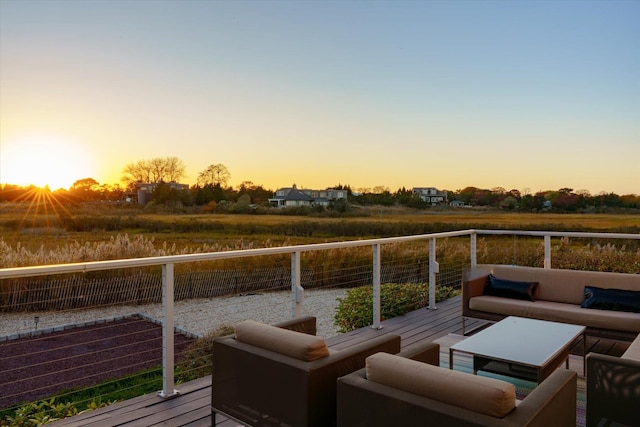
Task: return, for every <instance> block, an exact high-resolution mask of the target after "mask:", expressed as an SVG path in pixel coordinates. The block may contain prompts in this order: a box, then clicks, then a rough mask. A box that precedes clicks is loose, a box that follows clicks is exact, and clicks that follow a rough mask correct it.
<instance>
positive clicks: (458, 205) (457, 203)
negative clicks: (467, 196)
mask: <svg viewBox="0 0 640 427" xmlns="http://www.w3.org/2000/svg"><path fill="white" fill-rule="evenodd" d="M449 206H453V207H454V208H461V207H463V206H464V202H463V201H462V200H452V201H450V202H449Z"/></svg>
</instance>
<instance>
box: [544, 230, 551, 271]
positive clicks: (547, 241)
mask: <svg viewBox="0 0 640 427" xmlns="http://www.w3.org/2000/svg"><path fill="white" fill-rule="evenodd" d="M544 268H551V236H550V235H549V234H545V235H544Z"/></svg>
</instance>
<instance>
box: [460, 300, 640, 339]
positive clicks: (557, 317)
mask: <svg viewBox="0 0 640 427" xmlns="http://www.w3.org/2000/svg"><path fill="white" fill-rule="evenodd" d="M469 307H470V308H471V309H472V310H478V311H485V312H488V313H498V314H502V315H505V316H519V317H529V318H531V319H540V320H548V321H550V322H561V323H572V324H575V325H584V326H590V327H593V328H604V329H613V330H618V331H627V332H640V313H629V312H626V311H613V310H597V309H593V308H582V307H580V306H579V305H574V304H565V303H560V302H550V301H540V300H538V301H535V302H532V301H521V300H514V299H509V298H501V297H493V296H487V295H482V296H479V297H474V298H471V300H470V301H469Z"/></svg>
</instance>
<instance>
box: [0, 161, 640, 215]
mask: <svg viewBox="0 0 640 427" xmlns="http://www.w3.org/2000/svg"><path fill="white" fill-rule="evenodd" d="M185 171H186V167H185V164H184V162H182V160H180V159H178V158H177V157H166V158H160V157H157V158H153V159H149V160H139V161H137V162H133V163H129V164H127V165H126V166H125V167H124V168H123V170H122V172H123V174H122V177H121V183H122V185H120V184H113V185H108V184H101V183H99V182H98V181H96V180H95V179H93V178H83V179H79V180H78V181H76V182H74V183H73V185H72V186H71V187H70V188H69V189H66V190H65V189H59V190H55V191H53V192H51V191H49V192H48V193H49V194H48V196H47V197H53V198H55V199H56V202H57V203H61V204H64V203H80V202H111V203H116V204H121V203H128V202H129V203H135V202H136V197H137V184H139V183H154V184H156V185H155V189H154V190H153V192H152V194H151V197H150V201H151V206H149V207H147V209H152V208H158V207H166V208H171V209H182V208H191V209H192V210H199V211H202V212H238V213H247V212H254V211H257V210H258V209H260V210H264V209H268V208H269V203H268V200H269V199H270V198H272V197H273V194H274V190H272V189H268V188H264V187H263V186H262V185H256V184H254V183H253V182H252V181H243V182H242V183H241V184H239V185H237V186H235V187H233V186H230V185H229V181H230V179H231V174H230V172H229V170H228V169H227V167H226V166H225V165H223V164H211V165H209V166H207V167H206V168H205V169H204V170H202V171H201V172H200V173H199V174H198V176H197V183H196V184H195V185H192V186H187V187H188V188H183V187H179V186H175V185H172V184H173V183H179V182H180V180H182V179H183V178H184V176H185ZM327 188H334V189H342V190H346V191H347V193H348V199H347V200H348V201H347V202H346V203H345V202H344V201H336V202H334V203H332V204H331V205H330V206H328V207H326V208H325V207H318V206H311V207H302V208H296V209H289V211H293V212H292V213H300V214H304V213H314V212H320V211H322V210H324V209H329V210H334V211H339V212H343V213H344V212H346V211H348V210H349V209H350V207H352V206H358V205H359V206H405V207H408V208H415V209H430V208H434V206H432V205H431V204H430V203H427V202H424V201H423V200H422V199H421V198H420V197H419V196H418V195H417V194H414V193H413V191H412V189H410V188H405V187H402V188H399V189H397V190H396V191H393V192H392V191H391V190H390V189H389V188H388V187H384V186H378V187H374V188H372V189H371V188H358V189H356V190H355V191H354V190H353V189H352V187H351V186H350V185H342V184H337V185H334V186H330V187H327ZM45 190H48V189H45ZM443 191H447V193H448V202H452V201H458V202H459V204H461V205H464V206H465V207H487V208H496V209H502V210H509V211H522V212H542V211H551V212H606V211H611V210H615V209H619V210H624V209H640V195H638V194H626V195H618V194H615V193H600V194H597V195H592V194H590V193H589V192H588V191H587V190H577V191H574V190H573V189H572V188H560V189H558V190H549V191H539V192H536V193H532V192H530V191H529V190H528V189H525V190H523V191H519V190H515V189H512V190H509V191H507V190H506V189H504V188H502V187H494V188H491V189H484V188H478V187H465V188H463V189H459V190H453V191H452V190H443ZM41 193H42V189H38V188H36V187H33V186H29V187H23V186H18V185H12V184H5V185H3V186H2V187H0V201H21V200H24V201H29V200H32V199H33V197H35V195H39V196H38V197H41Z"/></svg>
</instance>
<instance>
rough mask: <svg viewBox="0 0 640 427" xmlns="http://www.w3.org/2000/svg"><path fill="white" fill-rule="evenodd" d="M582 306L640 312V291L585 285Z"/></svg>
mask: <svg viewBox="0 0 640 427" xmlns="http://www.w3.org/2000/svg"><path fill="white" fill-rule="evenodd" d="M581 307H582V308H597V309H599V310H615V311H628V312H632V313H640V291H630V290H626V289H604V288H596V287H595V286H585V287H584V301H583V302H582V305H581Z"/></svg>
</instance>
